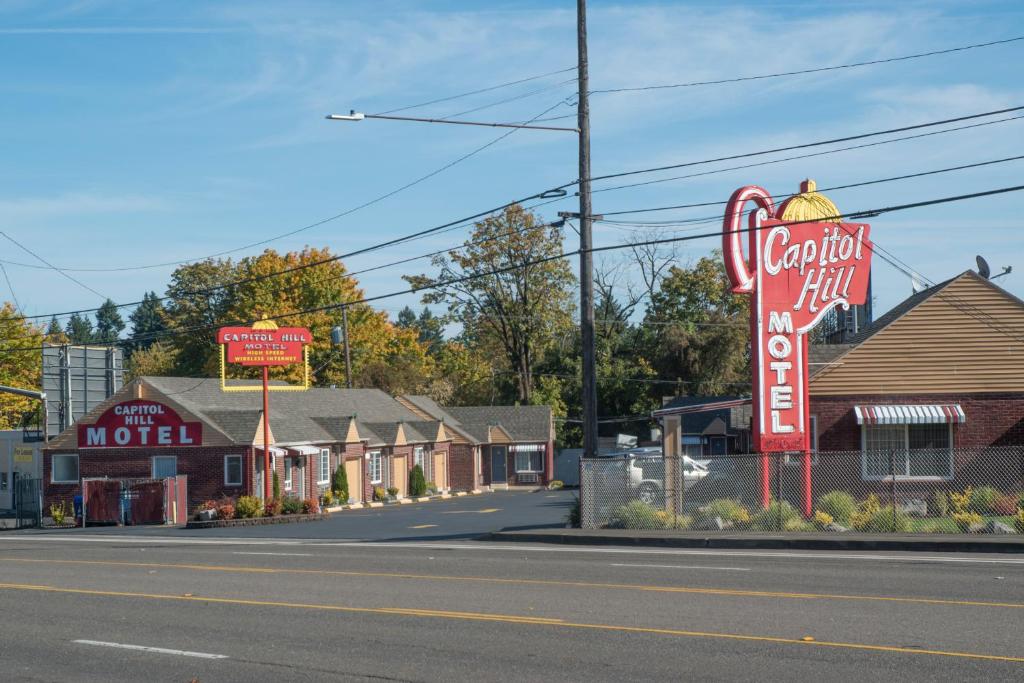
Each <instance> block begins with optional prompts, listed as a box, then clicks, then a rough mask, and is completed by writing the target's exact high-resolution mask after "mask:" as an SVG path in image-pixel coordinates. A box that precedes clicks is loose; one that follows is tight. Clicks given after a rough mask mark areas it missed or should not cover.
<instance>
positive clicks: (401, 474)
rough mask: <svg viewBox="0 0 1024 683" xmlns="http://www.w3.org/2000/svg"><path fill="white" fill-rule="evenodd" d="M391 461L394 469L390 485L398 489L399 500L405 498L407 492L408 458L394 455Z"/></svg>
mask: <svg viewBox="0 0 1024 683" xmlns="http://www.w3.org/2000/svg"><path fill="white" fill-rule="evenodd" d="M391 461H392V462H393V463H394V468H395V473H394V478H393V479H392V482H393V483H392V484H391V485H392V486H394V487H395V488H396V489H398V497H399V498H405V496H406V494H407V493H408V491H409V457H408V456H406V455H396V456H395V457H394V458H392V459H391Z"/></svg>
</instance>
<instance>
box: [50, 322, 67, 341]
mask: <svg viewBox="0 0 1024 683" xmlns="http://www.w3.org/2000/svg"><path fill="white" fill-rule="evenodd" d="M46 341H47V342H48V343H50V344H67V342H68V336H67V335H66V334H64V330H63V329H62V328H61V326H60V323H59V322H57V316H53V317H52V318H50V324H49V326H48V327H47V328H46Z"/></svg>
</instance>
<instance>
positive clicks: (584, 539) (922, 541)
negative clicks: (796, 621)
mask: <svg viewBox="0 0 1024 683" xmlns="http://www.w3.org/2000/svg"><path fill="white" fill-rule="evenodd" d="M482 540H488V541H501V542H509V541H519V542H525V543H561V544H565V545H602V546H608V545H617V546H632V547H636V546H642V547H655V548H743V549H759V550H779V549H786V550H889V551H921V552H957V553H964V552H968V553H1024V535H1022V534H1006V535H991V534H860V533H846V534H837V533H832V534H826V533H806V532H804V533H734V532H728V531H722V532H709V531H701V532H685V531H684V532H672V531H643V530H634V529H593V530H591V529H532V530H524V531H495V532H492V533H490V534H487V535H486V536H485V537H483V539H482Z"/></svg>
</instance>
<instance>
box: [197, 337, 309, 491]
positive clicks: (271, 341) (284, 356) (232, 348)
mask: <svg viewBox="0 0 1024 683" xmlns="http://www.w3.org/2000/svg"><path fill="white" fill-rule="evenodd" d="M312 342H313V335H312V334H310V332H309V330H308V329H306V328H305V327H278V326H277V323H275V322H274V321H273V320H269V319H267V318H266V317H264V318H263V320H259V321H257V322H256V323H254V324H253V325H252V327H222V328H220V329H219V330H218V331H217V343H218V344H219V345H220V388H221V391H262V392H263V472H269V471H270V392H271V391H305V390H306V389H308V388H309V345H310V344H311V343H312ZM228 363H235V364H237V365H242V366H245V367H260V368H263V382H262V384H261V385H250V384H243V385H235V386H228V383H227V364H228ZM297 363H302V364H303V366H304V367H303V373H302V376H303V383H302V384H301V385H299V386H281V385H274V386H270V367H271V366H284V365H295V364H297ZM270 482H271V477H270V476H264V477H263V497H264V499H265V500H270V496H271V491H270V488H271V487H270Z"/></svg>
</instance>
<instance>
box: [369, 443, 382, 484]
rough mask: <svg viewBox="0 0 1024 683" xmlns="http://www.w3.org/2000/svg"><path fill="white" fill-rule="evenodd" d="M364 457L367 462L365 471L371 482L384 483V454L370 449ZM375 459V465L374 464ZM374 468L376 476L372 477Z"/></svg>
mask: <svg viewBox="0 0 1024 683" xmlns="http://www.w3.org/2000/svg"><path fill="white" fill-rule="evenodd" d="M366 459H367V460H368V461H369V463H368V464H367V466H366V472H367V474H368V475H369V477H370V483H371V484H383V483H384V455H383V453H381V451H370V452H369V453H367V454H366ZM374 460H376V463H377V464H376V466H375V465H374ZM374 469H376V470H377V478H376V479H374V478H373V475H374Z"/></svg>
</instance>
